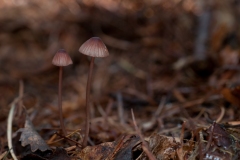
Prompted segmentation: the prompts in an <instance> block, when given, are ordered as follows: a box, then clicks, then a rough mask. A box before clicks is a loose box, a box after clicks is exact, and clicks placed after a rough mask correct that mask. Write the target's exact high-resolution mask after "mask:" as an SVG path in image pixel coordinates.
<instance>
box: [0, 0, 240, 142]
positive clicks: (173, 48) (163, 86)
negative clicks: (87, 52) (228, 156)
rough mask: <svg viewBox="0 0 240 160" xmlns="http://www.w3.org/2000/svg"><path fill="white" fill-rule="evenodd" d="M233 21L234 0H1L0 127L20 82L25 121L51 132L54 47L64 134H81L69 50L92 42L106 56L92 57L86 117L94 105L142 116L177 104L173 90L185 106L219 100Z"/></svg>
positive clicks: (79, 89) (83, 69) (78, 76)
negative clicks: (62, 62)
mask: <svg viewBox="0 0 240 160" xmlns="http://www.w3.org/2000/svg"><path fill="white" fill-rule="evenodd" d="M239 17H240V3H239V1H238V0H228V1H225V0H58V1H42V0H34V1H27V0H2V1H0V110H1V114H0V123H1V126H2V128H5V127H4V126H5V123H6V118H7V114H8V112H9V108H10V107H9V104H10V103H11V102H12V101H13V99H14V98H15V97H17V96H18V94H19V81H20V80H22V81H23V83H24V95H25V96H24V99H23V104H24V105H25V107H26V108H27V109H28V111H29V113H30V114H31V115H32V117H34V118H33V122H34V124H35V125H36V126H42V127H58V125H59V122H58V114H57V113H58V110H57V91H58V67H56V66H54V65H52V63H51V61H52V58H53V56H54V54H55V53H56V52H57V50H58V49H61V48H64V49H65V50H66V51H67V52H68V53H69V55H70V56H71V58H72V60H73V65H70V66H67V67H65V68H64V73H63V111H64V118H65V121H66V124H67V128H71V129H76V128H81V127H82V126H83V124H84V117H85V115H84V106H85V89H86V82H87V74H88V69H89V57H87V56H84V55H82V54H81V53H79V52H78V49H79V47H80V46H81V44H83V43H84V42H85V41H86V40H88V39H89V38H91V37H95V36H96V37H100V38H101V39H102V40H103V41H104V43H105V44H106V46H107V48H108V50H109V53H110V56H109V57H106V58H97V59H96V60H95V68H94V76H93V84H92V95H91V105H92V113H91V115H92V118H94V117H98V116H101V114H100V111H101V110H99V108H98V107H99V106H101V107H102V108H103V110H105V109H106V107H107V105H109V104H110V103H111V102H113V110H116V106H117V104H118V103H117V102H119V101H121V102H123V106H124V109H126V110H125V112H126V113H127V114H126V116H127V115H130V112H129V110H128V109H130V108H135V110H136V111H137V113H136V114H137V116H138V118H143V119H144V118H146V119H149V117H151V116H152V114H153V113H154V112H155V111H156V109H157V106H158V104H159V103H160V102H161V99H162V97H165V98H166V103H172V102H177V101H178V98H176V96H173V91H176V90H177V91H178V92H176V93H181V94H182V95H183V96H184V97H185V100H186V101H188V100H192V99H197V98H201V97H204V96H206V95H209V94H214V95H215V94H216V95H218V96H220V95H221V94H220V93H221V89H222V88H224V87H232V86H234V85H235V86H236V85H238V84H239V82H240V77H239V69H240V68H239V37H240V21H239ZM174 93H175V92H174ZM218 103H219V102H218ZM236 103H238V102H236ZM233 104H234V102H233ZM228 105H230V104H228ZM237 105H238V104H237ZM207 106H214V103H211V104H207ZM114 107H115V108H114ZM234 110H237V108H235V109H234V108H233V110H232V111H233V113H234ZM198 111H199V110H194V111H193V112H192V113H191V114H190V115H192V116H194V115H196V114H197V113H198ZM116 112H117V111H116ZM209 112H210V111H209ZM237 112H238V111H237ZM237 112H236V115H237V114H238V113H237ZM143 113H144V114H143ZM231 113H232V112H231ZM215 114H216V115H217V114H218V113H211V115H212V116H214V115H215ZM173 115H174V114H173ZM236 115H233V116H232V117H231V118H230V119H227V120H232V119H235V118H236V117H237V116H236ZM238 115H239V114H238ZM128 117H130V116H128ZM228 118H229V117H228ZM126 119H127V118H126ZM4 130H5V129H4ZM93 132H94V130H93ZM1 135H5V131H4V132H2V133H1ZM103 139H104V138H103ZM106 139H107V138H106ZM107 140H108V139H107Z"/></svg>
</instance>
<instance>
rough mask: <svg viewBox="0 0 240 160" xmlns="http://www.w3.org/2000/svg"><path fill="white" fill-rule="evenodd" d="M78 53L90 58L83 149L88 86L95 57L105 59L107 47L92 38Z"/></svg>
mask: <svg viewBox="0 0 240 160" xmlns="http://www.w3.org/2000/svg"><path fill="white" fill-rule="evenodd" d="M79 52H80V53H82V54H85V55H87V56H90V57H91V62H90V69H89V73H88V81H87V89H86V124H85V125H86V126H85V136H84V139H83V147H85V146H87V139H88V135H89V123H90V118H89V112H90V106H89V95H90V86H91V81H92V72H93V66H94V59H95V57H106V56H108V55H109V53H108V50H107V47H106V46H105V44H104V43H103V41H102V40H101V39H100V38H98V37H92V38H90V39H89V40H87V41H86V42H85V43H83V44H82V45H81V47H80V48H79Z"/></svg>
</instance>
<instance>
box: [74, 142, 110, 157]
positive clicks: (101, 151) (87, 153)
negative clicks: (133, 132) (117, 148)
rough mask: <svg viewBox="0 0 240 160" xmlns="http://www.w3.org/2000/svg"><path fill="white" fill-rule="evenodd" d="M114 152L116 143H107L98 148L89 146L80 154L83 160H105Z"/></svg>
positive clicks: (97, 146)
mask: <svg viewBox="0 0 240 160" xmlns="http://www.w3.org/2000/svg"><path fill="white" fill-rule="evenodd" d="M113 150H114V142H106V143H102V144H99V145H96V146H87V147H85V148H84V149H83V150H81V152H80V153H79V154H78V156H77V157H78V158H80V159H82V160H92V159H94V160H103V159H106V158H107V157H108V155H109V154H110V153H112V152H113Z"/></svg>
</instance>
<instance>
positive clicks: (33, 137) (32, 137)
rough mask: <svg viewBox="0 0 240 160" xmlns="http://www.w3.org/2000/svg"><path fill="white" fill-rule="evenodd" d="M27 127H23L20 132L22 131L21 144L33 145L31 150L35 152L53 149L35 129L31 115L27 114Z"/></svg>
mask: <svg viewBox="0 0 240 160" xmlns="http://www.w3.org/2000/svg"><path fill="white" fill-rule="evenodd" d="M24 127H25V128H21V129H19V130H18V132H22V134H21V137H20V140H19V141H21V145H22V146H23V147H25V146H26V145H28V144H29V145H30V146H31V151H32V152H35V151H36V150H38V149H39V150H40V151H46V150H51V148H50V147H49V146H48V145H47V143H46V142H45V141H44V140H43V138H42V137H41V136H40V135H39V134H38V132H37V131H36V130H35V128H34V126H33V124H32V122H31V121H30V119H29V117H28V116H26V121H25V125H24Z"/></svg>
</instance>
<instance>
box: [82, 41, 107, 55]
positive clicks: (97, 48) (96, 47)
mask: <svg viewBox="0 0 240 160" xmlns="http://www.w3.org/2000/svg"><path fill="white" fill-rule="evenodd" d="M79 52H81V53H82V54H85V55H87V56H91V57H107V56H108V55H109V53H108V50H107V47H106V46H105V44H104V43H103V41H102V40H101V39H100V38H99V37H92V38H90V39H89V40H87V41H86V42H85V43H83V44H82V45H81V47H80V48H79Z"/></svg>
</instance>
